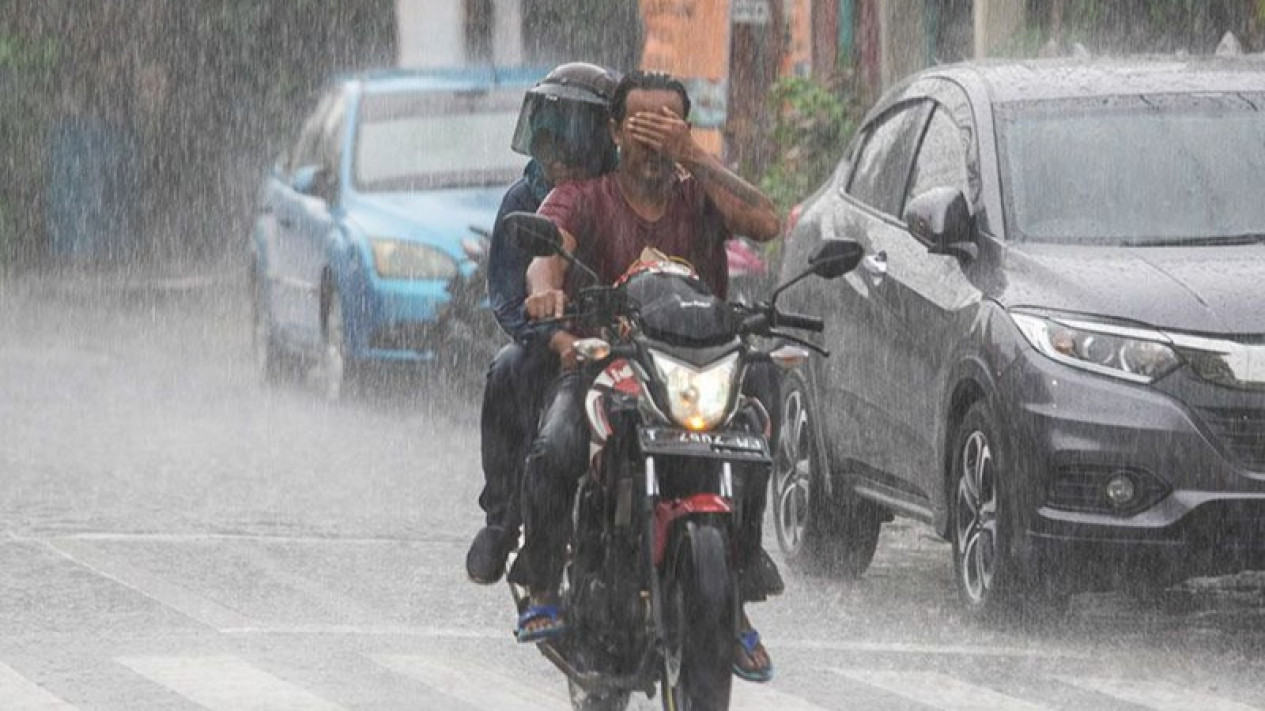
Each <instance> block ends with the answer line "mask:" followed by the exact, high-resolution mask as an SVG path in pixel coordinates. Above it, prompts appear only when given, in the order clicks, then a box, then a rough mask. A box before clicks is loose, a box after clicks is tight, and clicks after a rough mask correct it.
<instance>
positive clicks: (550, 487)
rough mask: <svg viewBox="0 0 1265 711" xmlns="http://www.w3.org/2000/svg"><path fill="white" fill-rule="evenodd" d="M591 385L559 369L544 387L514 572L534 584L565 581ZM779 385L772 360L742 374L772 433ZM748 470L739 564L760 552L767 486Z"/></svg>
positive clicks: (754, 596) (762, 476)
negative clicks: (767, 417)
mask: <svg viewBox="0 0 1265 711" xmlns="http://www.w3.org/2000/svg"><path fill="white" fill-rule="evenodd" d="M588 386H589V380H588V379H587V378H585V377H584V376H582V375H581V374H580V373H578V372H565V373H562V374H561V375H560V376H558V378H557V380H555V381H554V383H553V385H552V386H551V387H550V389H549V393H548V395H547V399H546V404H545V411H544V415H543V416H542V418H541V429H540V434H539V435H537V437H536V440H535V441H534V442H532V446H531V451H530V452H529V454H528V455H527V466H526V468H525V469H524V472H523V496H522V501H523V514H524V524H525V526H526V533H527V536H526V541H525V543H524V545H523V549H522V550H521V551H520V552H519V554H518V558H517V559H516V560H515V562H514V568H513V569H512V570H511V571H510V575H509V579H510V581H511V582H514V583H517V584H519V585H523V586H525V587H527V588H528V589H529V590H532V591H538V592H545V591H550V592H551V591H554V590H557V588H558V585H559V584H560V583H561V582H562V571H563V567H564V566H565V565H566V543H567V536H568V535H569V533H570V525H571V502H572V499H573V498H574V496H575V491H576V487H577V486H578V484H579V480H580V477H581V476H583V475H584V473H585V471H587V469H588V454H589V429H588V423H587V422H586V421H585V414H584V394H585V392H586V391H587V390H588ZM780 386H781V376H780V373H779V372H778V371H777V369H776V366H774V365H773V364H771V363H759V364H752V367H750V368H748V370H747V378H746V380H745V381H744V382H743V392H744V393H746V394H747V395H749V396H750V397H755V398H757V399H759V400H760V402H761V403H763V404H764V405H765V407H766V409H767V410H768V411H769V413H770V415H772V420H773V431H774V434H775V435H776V434H777V432H778V430H779V424H780V423H779V422H778V419H779V415H780V412H781V396H780V392H781V387H780ZM766 398H767V399H766ZM776 441H777V440H776V439H773V440H772V442H776ZM745 478H746V482H745V485H740V486H741V487H742V488H741V490H740V491H735V492H734V493H735V495H736V496H737V497H739V498H740V499H741V502H742V503H741V505H742V507H743V509H744V516H743V521H744V525H743V527H742V530H740V531H738V541H737V550H738V567H739V570H740V571H741V570H743V569H745V568H746V566H747V563H748V562H751V561H754V560H755V556H756V555H758V554H759V551H760V539H761V535H762V531H763V521H764V508H765V503H766V500H767V499H768V488H769V487H768V472H767V471H764V472H752V473H751V474H750V476H748V477H745ZM744 597H746V598H748V599H750V600H759V599H763V593H762V592H760V591H753V592H752V593H751V594H748V595H744Z"/></svg>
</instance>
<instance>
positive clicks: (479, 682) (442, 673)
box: [371, 654, 570, 711]
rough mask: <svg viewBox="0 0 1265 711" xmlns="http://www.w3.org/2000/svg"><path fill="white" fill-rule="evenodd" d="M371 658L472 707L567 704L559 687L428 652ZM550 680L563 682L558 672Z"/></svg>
mask: <svg viewBox="0 0 1265 711" xmlns="http://www.w3.org/2000/svg"><path fill="white" fill-rule="evenodd" d="M371 659H373V661H375V662H377V663H378V664H380V665H382V666H384V667H386V668H387V669H390V670H391V671H393V672H396V673H397V674H403V675H404V676H407V677H410V678H412V679H416V680H417V681H420V682H421V683H423V684H425V685H426V686H429V687H430V688H432V689H434V690H435V691H438V692H439V693H441V694H443V695H444V696H448V697H450V698H452V699H455V700H457V701H460V702H462V703H464V704H469V705H470V706H474V707H476V708H486V709H498V710H499V711H557V709H559V708H566V707H568V706H570V700H569V699H568V698H567V697H566V695H565V694H564V693H562V691H561V690H559V691H558V692H557V693H551V692H549V691H545V690H544V689H540V688H537V687H536V686H534V685H529V684H526V683H524V682H523V681H521V680H518V679H514V678H512V677H510V676H508V675H506V674H504V673H502V672H498V671H496V670H494V669H491V668H483V667H482V666H480V665H472V664H469V663H462V664H457V663H454V662H453V660H452V659H450V658H443V657H439V656H431V655H415V654H410V655H397V654H383V655H375V656H373V657H371ZM550 679H551V680H552V681H554V682H555V683H558V684H559V689H561V684H562V683H565V682H563V681H562V679H561V676H560V675H552V676H551V677H550Z"/></svg>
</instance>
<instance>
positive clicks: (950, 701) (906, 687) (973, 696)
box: [831, 669, 1046, 711]
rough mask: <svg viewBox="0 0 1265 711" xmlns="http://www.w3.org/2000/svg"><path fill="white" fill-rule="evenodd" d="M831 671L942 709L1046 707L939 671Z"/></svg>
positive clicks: (1006, 710) (1025, 709)
mask: <svg viewBox="0 0 1265 711" xmlns="http://www.w3.org/2000/svg"><path fill="white" fill-rule="evenodd" d="M831 671H833V672H834V673H836V674H840V675H842V676H845V677H847V678H849V679H852V680H854V681H859V682H861V683H863V684H869V685H870V686H874V687H877V688H880V689H882V690H884V691H886V692H889V693H892V694H895V695H897V696H900V697H903V698H906V699H909V700H911V701H917V702H918V703H920V704H926V705H927V706H930V707H932V708H936V709H941V710H942V711H1041V710H1043V709H1045V708H1046V707H1045V706H1042V705H1040V704H1034V703H1032V702H1029V701H1024V700H1023V699H1016V698H1014V697H1013V696H1006V695H1005V694H1001V693H998V692H996V691H993V690H992V689H987V688H984V687H982V686H976V685H974V684H968V683H966V682H964V681H959V680H958V679H955V678H954V677H951V676H948V675H947V674H939V673H937V672H914V671H910V672H904V671H866V670H861V669H832V670H831Z"/></svg>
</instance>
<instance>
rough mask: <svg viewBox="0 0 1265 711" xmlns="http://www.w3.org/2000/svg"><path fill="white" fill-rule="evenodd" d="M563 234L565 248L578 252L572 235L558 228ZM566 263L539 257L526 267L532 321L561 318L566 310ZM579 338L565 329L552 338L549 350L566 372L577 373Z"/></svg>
mask: <svg viewBox="0 0 1265 711" xmlns="http://www.w3.org/2000/svg"><path fill="white" fill-rule="evenodd" d="M558 231H559V232H561V233H562V247H563V249H565V250H567V251H568V252H575V244H576V242H575V237H572V236H571V233H570V232H567V231H566V230H563V229H561V228H560V229H559V230H558ZM569 266H570V265H569V264H567V260H565V259H563V258H562V257H536V258H535V259H533V260H531V264H530V265H528V267H527V301H526V302H524V305H525V306H526V308H527V317H528V318H530V319H532V320H533V321H538V320H540V319H545V318H562V314H563V311H564V310H565V309H566V307H567V294H566V292H565V291H563V288H562V287H563V286H564V285H565V284H566V280H567V268H568V267H569ZM575 342H576V337H575V336H574V335H573V334H571V333H568V332H566V331H564V330H561V329H559V330H557V331H554V332H553V333H552V334H551V335H550V336H549V347H550V348H552V349H553V352H554V353H557V354H558V357H559V358H561V359H562V368H563V369H564V370H574V369H575V367H576V360H575V347H574V346H575Z"/></svg>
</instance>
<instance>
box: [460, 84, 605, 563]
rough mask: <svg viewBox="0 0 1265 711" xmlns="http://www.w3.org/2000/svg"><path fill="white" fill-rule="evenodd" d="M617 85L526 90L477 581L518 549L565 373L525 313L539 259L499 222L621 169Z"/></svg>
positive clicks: (498, 251) (496, 282)
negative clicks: (569, 186) (530, 475)
mask: <svg viewBox="0 0 1265 711" xmlns="http://www.w3.org/2000/svg"><path fill="white" fill-rule="evenodd" d="M616 82H617V78H616V77H615V76H613V75H612V74H611V73H610V72H608V71H607V70H605V69H602V68H601V67H598V66H595V65H592V64H585V63H583V62H573V63H569V64H563V65H560V66H558V67H557V68H555V69H554V70H553V71H551V72H549V74H548V75H546V76H545V78H544V79H542V80H541V81H540V82H539V83H538V84H536V86H535V87H533V88H532V89H531V90H529V91H528V92H527V94H526V96H525V97H524V98H523V106H522V109H521V110H520V112H519V119H518V126H517V128H516V130H515V133H514V138H513V141H512V146H511V147H512V148H513V149H514V150H515V151H517V152H519V153H524V154H527V155H530V156H531V157H532V160H531V161H530V162H529V163H528V164H527V168H526V169H525V170H524V172H523V177H522V178H520V179H519V180H518V181H517V182H515V183H514V184H513V185H511V186H510V189H509V191H508V192H506V194H505V198H504V199H503V200H502V202H501V208H500V211H499V212H498V214H497V217H496V225H495V227H494V228H493V231H492V240H491V247H490V251H489V255H488V284H487V287H488V295H489V299H490V301H491V302H492V309H493V312H494V313H495V314H496V319H497V322H498V323H499V324H500V325H501V328H502V329H503V330H504V331H505V332H506V333H507V334H509V336H510V337H511V338H513V342H511V343H510V344H509V345H507V346H505V347H504V348H502V349H501V351H500V352H499V353H497V355H496V357H495V358H494V359H493V361H492V364H491V365H490V366H489V367H488V372H487V382H486V384H485V386H484V390H483V411H482V413H481V416H480V429H481V438H482V443H481V444H482V458H483V478H484V487H483V492H482V493H481V494H480V495H479V506H480V507H482V508H483V511H484V512H485V515H486V518H485V525H484V527H483V528H482V529H481V530H480V531H479V532H478V534H477V535H476V536H475V538H474V541H473V543H472V544H471V545H470V550H469V552H468V553H467V554H466V573H467V574H468V575H469V577H470V579H471V580H472V581H474V582H476V583H480V584H490V583H495V582H496V581H497V580H499V579H500V577H501V574H502V573H503V572H504V570H505V561H506V558H507V557H508V556H509V553H510V551H511V550H512V549H513V547H514V545H515V544H516V543H517V541H518V530H519V526H520V522H521V514H520V512H519V505H518V499H519V490H520V488H521V487H520V481H521V479H522V469H523V462H524V460H525V459H526V456H527V448H528V445H529V444H530V442H531V438H532V437H533V436H534V435H535V433H536V419H537V416H538V413H539V409H540V404H541V396H542V393H544V391H545V389H546V388H547V386H548V384H549V382H551V381H552V379H553V378H554V377H555V376H556V375H557V372H558V357H557V355H556V354H555V353H554V352H553V351H551V350H550V349H549V347H548V339H549V336H550V335H551V331H552V329H546V328H541V327H537V326H533V325H532V324H530V323H529V322H528V319H527V315H526V312H525V310H524V307H523V302H524V299H525V298H526V296H527V286H526V272H527V265H528V263H529V262H530V261H531V256H530V255H528V254H526V253H524V252H521V251H519V250H518V249H517V248H516V247H514V246H513V245H511V244H509V242H508V240H507V239H506V238H505V230H504V229H503V227H502V225H501V218H502V217H504V216H505V215H507V214H509V213H511V212H515V211H527V212H535V211H536V208H537V207H539V206H540V203H541V201H542V200H544V199H545V196H546V195H548V194H549V191H550V190H551V189H552V188H553V187H554V186H555V185H558V184H560V183H564V182H566V181H569V180H577V179H581V178H591V177H594V176H596V175H600V174H601V173H605V172H607V171H609V170H611V169H612V168H614V165H615V145H614V143H612V142H611V137H610V132H609V131H608V130H607V124H608V122H609V112H608V103H609V101H610V98H611V96H612V94H613V93H614V90H615V86H616Z"/></svg>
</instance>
